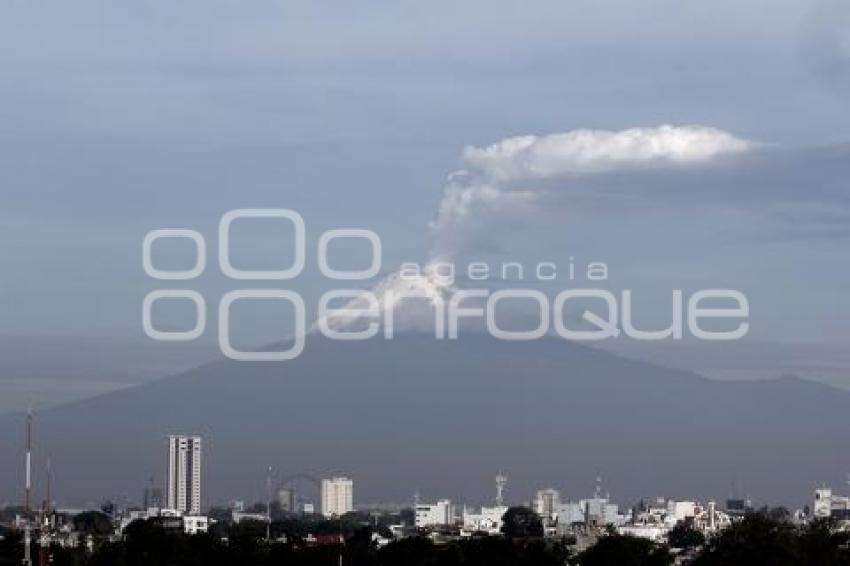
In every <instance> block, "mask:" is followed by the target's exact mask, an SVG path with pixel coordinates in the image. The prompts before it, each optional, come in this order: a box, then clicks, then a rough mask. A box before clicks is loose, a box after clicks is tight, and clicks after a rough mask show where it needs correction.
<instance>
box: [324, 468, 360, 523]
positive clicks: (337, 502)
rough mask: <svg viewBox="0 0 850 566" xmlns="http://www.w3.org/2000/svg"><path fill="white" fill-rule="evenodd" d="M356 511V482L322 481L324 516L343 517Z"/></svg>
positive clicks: (342, 480) (345, 480)
mask: <svg viewBox="0 0 850 566" xmlns="http://www.w3.org/2000/svg"><path fill="white" fill-rule="evenodd" d="M351 511H354V482H352V481H351V480H350V479H348V478H331V479H324V480H322V515H324V516H325V517H341V516H343V515H345V514H346V513H350V512H351Z"/></svg>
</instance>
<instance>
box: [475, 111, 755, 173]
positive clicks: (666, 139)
mask: <svg viewBox="0 0 850 566" xmlns="http://www.w3.org/2000/svg"><path fill="white" fill-rule="evenodd" d="M752 145H753V144H752V143H751V142H748V141H746V140H742V139H740V138H737V137H735V136H733V135H732V134H730V133H728V132H724V131H723V130H718V129H716V128H708V127H704V126H681V127H677V126H669V125H663V126H658V127H656V128H631V129H628V130H621V131H618V132H612V131H608V130H572V131H570V132H566V133H561V134H552V135H548V136H520V137H514V138H507V139H504V140H502V141H500V142H497V143H495V144H492V145H490V146H487V147H484V148H478V147H472V146H470V147H467V148H466V149H465V150H464V152H463V157H464V160H465V161H466V162H467V163H468V164H469V165H470V166H472V167H474V168H475V169H477V170H478V171H480V172H481V173H482V174H483V175H484V176H486V177H487V178H489V179H492V180H494V181H498V182H508V181H516V180H524V179H548V178H553V177H558V176H563V175H568V174H571V173H595V172H602V171H609V170H612V169H615V168H618V167H623V166H630V165H637V164H642V163H652V162H665V161H666V162H673V163H690V162H698V161H705V160H708V159H711V158H714V157H716V156H718V155H721V154H726V153H739V152H742V151H746V150H748V149H750V148H751V147H752Z"/></svg>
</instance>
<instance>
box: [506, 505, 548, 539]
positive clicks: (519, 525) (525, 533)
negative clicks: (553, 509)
mask: <svg viewBox="0 0 850 566" xmlns="http://www.w3.org/2000/svg"><path fill="white" fill-rule="evenodd" d="M502 534H503V535H505V536H506V537H510V538H527V537H542V536H543V523H542V522H541V521H540V517H538V516H537V513H535V512H534V511H532V510H531V509H529V508H528V507H511V508H509V509H508V510H507V511H506V512H505V514H504V516H502Z"/></svg>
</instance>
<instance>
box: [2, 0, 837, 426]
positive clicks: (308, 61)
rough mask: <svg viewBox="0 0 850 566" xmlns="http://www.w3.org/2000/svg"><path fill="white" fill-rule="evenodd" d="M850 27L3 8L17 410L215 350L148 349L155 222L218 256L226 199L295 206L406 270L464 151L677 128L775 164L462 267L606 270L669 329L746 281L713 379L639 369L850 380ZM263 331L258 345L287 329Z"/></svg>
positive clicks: (198, 6)
mask: <svg viewBox="0 0 850 566" xmlns="http://www.w3.org/2000/svg"><path fill="white" fill-rule="evenodd" d="M849 23H850V8H848V6H847V5H846V3H843V2H839V1H834V2H812V1H802V0H801V1H787V0H780V1H777V0H771V1H749V2H741V1H731V0H730V1H712V2H680V1H646V2H631V1H599V0H594V1H571V2H564V1H560V0H559V1H554V0H553V1H541V2H534V3H529V2H520V1H511V2H507V1H498V2H494V1H492V0H486V1H485V0H481V1H468V2H448V1H446V2H443V1H431V2H422V1H398V0H396V1H392V2H389V1H386V2H378V1H363V2H351V3H333V4H331V3H326V2H316V1H304V2H299V1H286V2H272V1H260V2H250V3H245V2H236V1H230V2H225V1H203V2H201V1H195V0H191V1H186V2H181V3H166V2H134V3H129V4H128V3H120V4H118V3H114V2H106V1H102V2H91V1H79V2H73V3H48V2H41V1H23V0H12V1H10V2H6V3H4V5H3V7H2V8H0V172H2V173H0V174H2V180H1V181H0V191H2V192H0V195H2V207H1V208H0V236H2V237H0V260H2V262H3V270H2V276H0V341H2V343H0V351H3V352H6V353H7V354H4V357H3V359H4V360H5V362H4V363H3V364H2V366H0V369H2V373H0V411H3V410H9V409H13V408H22V405H23V404H30V403H35V404H43V403H49V402H53V401H56V400H61V399H66V398H69V397H73V396H79V395H88V394H91V393H96V392H98V391H101V390H105V389H108V388H112V387H116V386H121V385H126V384H129V383H134V382H136V381H139V380H141V379H148V378H150V377H154V376H155V375H157V374H159V373H160V372H161V373H167V372H169V371H173V370H176V369H179V368H182V367H187V366H190V365H192V364H194V363H197V362H198V361H200V360H203V359H205V358H207V357H209V356H211V355H213V354H214V350H210V349H205V347H204V346H203V345H202V344H194V345H191V346H189V347H186V346H182V345H181V346H175V345H158V344H152V343H150V342H149V341H148V340H147V338H146V337H145V336H144V335H143V333H142V330H141V324H140V307H141V301H142V298H143V297H144V295H145V293H146V292H148V291H149V290H151V289H153V288H155V287H157V285H156V283H154V282H152V281H150V280H148V279H147V278H146V277H145V275H144V273H143V272H142V269H141V259H140V257H141V241H142V238H143V237H144V235H145V234H146V233H147V232H148V231H149V230H152V229H155V228H174V227H188V228H193V229H197V230H199V231H201V232H202V233H204V234H205V236H206V237H207V242H208V243H209V244H210V245H211V246H214V243H215V228H216V225H217V222H218V219H219V217H220V216H221V214H222V213H224V212H225V211H227V210H229V209H232V208H240V207H286V208H293V209H296V210H298V211H299V212H301V214H302V215H303V216H304V218H305V220H306V222H307V230H308V241H309V242H310V245H309V247H308V249H315V248H314V246H315V241H316V239H317V238H318V235H319V233H320V232H321V231H322V230H325V229H328V228H331V227H364V228H369V229H372V230H374V231H376V232H377V233H378V234H380V235H381V237H382V239H383V242H384V252H385V253H384V267H385V269H386V270H390V269H392V268H393V267H394V266H395V265H396V264H398V263H399V262H401V261H405V260H411V261H416V260H425V259H427V257H426V256H427V253H428V250H429V247H430V245H431V243H430V241H429V230H428V223H429V221H431V220H433V219H434V217H435V215H436V213H437V207H438V204H439V202H440V199H441V195H442V192H443V189H444V187H445V185H446V178H447V175H449V174H450V173H452V172H453V171H456V170H457V169H459V168H461V167H463V166H464V165H465V164H464V162H463V160H462V156H463V150H464V148H465V147H467V146H470V145H472V146H477V147H484V146H487V145H489V144H493V143H496V142H498V141H499V140H502V139H504V138H507V137H512V136H521V135H527V134H536V135H545V134H549V133H557V132H567V131H571V130H575V129H578V128H599V129H609V130H622V129H626V128H632V127H654V126H658V125H660V124H700V125H703V126H707V127H713V128H718V129H721V130H724V131H726V132H729V133H731V134H733V135H735V136H737V137H738V138H740V139H744V140H749V141H751V142H753V143H755V144H757V146H758V149H757V150H756V151H755V152H754V154H753V155H750V156H749V157H748V158H747V159H743V160H741V161H737V162H734V163H727V164H725V165H723V166H722V167H720V168H716V167H708V166H707V167H703V168H696V169H690V170H687V171H673V172H669V171H668V172H665V171H649V172H647V171H644V172H639V173H636V174H635V175H634V176H632V175H631V174H626V175H624V174H621V175H616V174H615V175H602V176H600V177H595V178H594V179H588V180H583V179H580V180H579V181H580V182H581V183H582V184H581V187H580V188H581V189H584V190H586V191H587V192H588V193H592V194H597V193H601V192H604V191H605V190H613V194H614V195H621V198H610V197H609V198H605V199H597V198H587V199H585V198H580V195H577V194H576V193H574V192H573V193H570V192H567V193H558V194H560V195H562V196H561V197H560V198H559V199H558V200H557V202H556V203H553V204H552V206H550V207H548V211H547V212H545V213H544V212H540V213H539V216H536V217H534V218H533V219H529V218H525V219H523V222H521V223H518V224H517V223H512V222H505V223H503V224H498V223H496V224H494V225H492V227H490V234H491V235H492V243H493V246H492V248H491V249H489V250H471V251H470V255H471V256H473V257H479V256H481V257H484V258H485V259H487V260H489V261H500V260H502V259H509V260H513V261H520V260H523V261H528V262H534V261H539V260H552V261H557V262H564V263H565V262H566V261H567V259H568V258H569V257H571V256H572V257H575V258H576V260H577V261H578V262H579V263H583V262H586V261H589V260H598V261H605V262H607V263H608V264H609V266H610V267H611V281H610V285H611V286H612V287H613V288H623V287H629V288H633V289H636V290H643V292H645V293H646V294H647V299H646V300H647V303H646V304H647V305H648V306H649V307H651V308H648V311H649V312H648V313H647V314H646V316H647V317H648V318H647V320H648V321H653V320H654V317H657V320H659V321H663V320H664V311H663V309H661V308H660V305H664V304H665V298H666V297H667V296H668V295H667V293H669V291H670V290H671V289H674V288H685V289H693V288H699V287H732V288H737V289H741V290H743V291H745V292H746V293H747V295H748V297H749V298H750V301H751V307H752V317H751V320H752V333H751V337H750V342H751V343H752V344H753V347H752V348H751V349H749V350H748V349H747V348H746V345H738V347H736V349H734V352H735V355H734V356H733V355H731V354H730V355H729V357H728V358H727V359H724V360H723V362H722V363H721V362H718V361H717V360H716V358H717V356H712V355H705V354H700V353H693V354H689V353H688V352H690V350H688V349H687V348H684V347H682V348H681V349H679V350H676V348H675V347H673V346H670V345H665V346H664V347H663V348H661V347H659V348H657V349H653V350H652V351H649V352H642V353H640V355H647V356H649V357H650V358H653V357H654V358H656V359H663V360H664V361H667V362H669V363H675V364H676V365H682V366H685V367H691V368H695V369H699V370H704V371H705V372H706V373H708V374H713V375H717V376H726V377H728V376H732V377H737V376H741V375H754V376H759V377H761V376H766V375H767V376H770V375H778V374H780V373H784V372H797V373H800V374H803V375H808V376H812V377H817V378H821V379H826V380H829V381H831V382H841V380H842V378H843V376H844V375H845V374H846V373H847V370H848V369H849V368H850V363H848V359H847V356H846V355H845V354H844V350H845V349H846V348H845V347H844V342H845V337H846V336H848V334H850V323H848V321H847V319H846V316H845V312H846V307H847V299H846V296H845V293H846V289H847V288H848V287H850V285H848V283H850V271H849V270H848V268H847V266H846V264H845V261H844V260H845V259H846V257H847V256H846V249H847V236H848V234H850V212H848V211H850V194H848V190H847V188H846V179H847V178H848V175H847V173H848V171H847V168H848V167H850V159H847V157H848V156H850V112H848V110H850V96H848V95H850V34H848V32H847V30H848V29H850V26H849V25H848V24H849ZM612 188H613V189H612ZM274 235H275V232H274V229H273V228H268V229H267V230H256V231H255V232H253V233H248V232H246V233H244V234H243V239H242V241H241V243H240V244H239V247H238V249H239V250H240V251H241V252H242V253H244V254H245V256H244V257H245V258H246V259H245V261H246V262H251V261H253V262H255V263H256V262H259V263H262V262H264V261H265V262H269V261H270V262H271V263H272V264H273V263H275V260H274V259H273V258H274V257H275V250H276V247H275V242H274ZM184 251H185V250H184ZM172 252H173V254H174V255H175V257H178V256H179V254H180V253H182V252H181V250H177V249H175V250H172ZM163 253H167V251H164V252H163ZM311 255H312V254H311ZM180 257H182V256H180ZM270 257H272V259H271V260H269V258H270ZM210 258H211V260H214V258H215V256H214V255H212V254H211V255H210ZM167 259H168V258H166V260H167ZM172 259H173V258H172ZM166 260H163V261H166ZM174 261H175V262H177V263H179V260H176V259H175V260H174ZM177 263H175V264H174V265H176V264H177ZM216 272H217V266H216V264H215V261H210V263H209V268H208V270H207V274H206V275H204V276H203V277H202V278H201V279H199V280H198V281H193V282H191V283H192V287H193V288H196V289H198V290H200V291H203V292H204V293H205V294H206V295H207V298H208V302H209V303H210V304H211V305H215V303H216V302H217V298H218V296H220V295H221V294H222V293H223V292H224V291H226V290H229V289H231V288H233V285H232V284H231V283H227V282H224V281H223V280H222V279H221V278H220V277H216V275H215V274H216ZM308 272H310V273H307V274H306V275H305V276H304V277H302V278H301V279H299V280H298V281H296V282H293V283H292V287H293V288H296V289H298V290H301V291H303V292H304V294H305V296H306V297H308V299H309V298H311V297H312V298H315V296H316V295H317V293H318V289H320V288H321V287H322V285H323V283H322V282H321V281H320V280H319V279H318V278H317V277H316V276H315V262H313V263H312V265H308ZM560 286H561V287H563V284H562V285H560ZM308 304H309V300H308ZM656 306H658V307H659V308H655V307H656ZM260 314H261V315H264V316H259V315H258V316H257V317H256V318H254V319H251V323H250V324H249V325H248V326H246V327H245V330H244V336H242V338H241V339H243V340H244V341H246V342H257V341H261V340H266V339H270V338H273V337H275V336H276V333H279V332H280V331H281V326H285V325H282V324H281V323H280V320H279V319H275V318H274V317H273V316H272V314H273V313H270V312H265V313H260ZM181 316H183V315H182V314H181V313H180V312H178V311H177V310H175V311H174V312H172V313H165V314H162V324H166V325H167V324H169V323H171V324H175V325H179V324H181V318H180V317H181ZM211 328H212V327H211ZM214 336H215V334H214V332H212V331H208V332H207V334H206V335H205V336H204V338H203V341H209V340H211V339H213V338H214ZM48 337H49V339H48ZM787 343H791V344H792V346H787V345H786V344H787ZM606 347H612V348H615V349H616V348H617V347H618V346H617V345H606ZM70 351H73V352H76V353H77V355H74V356H71V355H69V352H70ZM86 353H90V355H86ZM686 354H687V355H686ZM636 355H637V354H636ZM150 359H156V360H157V365H156V368H155V370H152V369H151V366H150V365H149V364H148V365H146V364H144V363H143V362H144V361H145V360H150ZM712 360H713V361H712ZM718 366H721V367H718ZM845 383H846V384H850V380H848V381H847V382H845Z"/></svg>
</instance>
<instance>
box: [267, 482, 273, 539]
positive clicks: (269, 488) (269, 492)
mask: <svg viewBox="0 0 850 566" xmlns="http://www.w3.org/2000/svg"><path fill="white" fill-rule="evenodd" d="M271 542H272V467H271V466H269V473H268V475H267V476H266V543H267V544H271Z"/></svg>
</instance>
